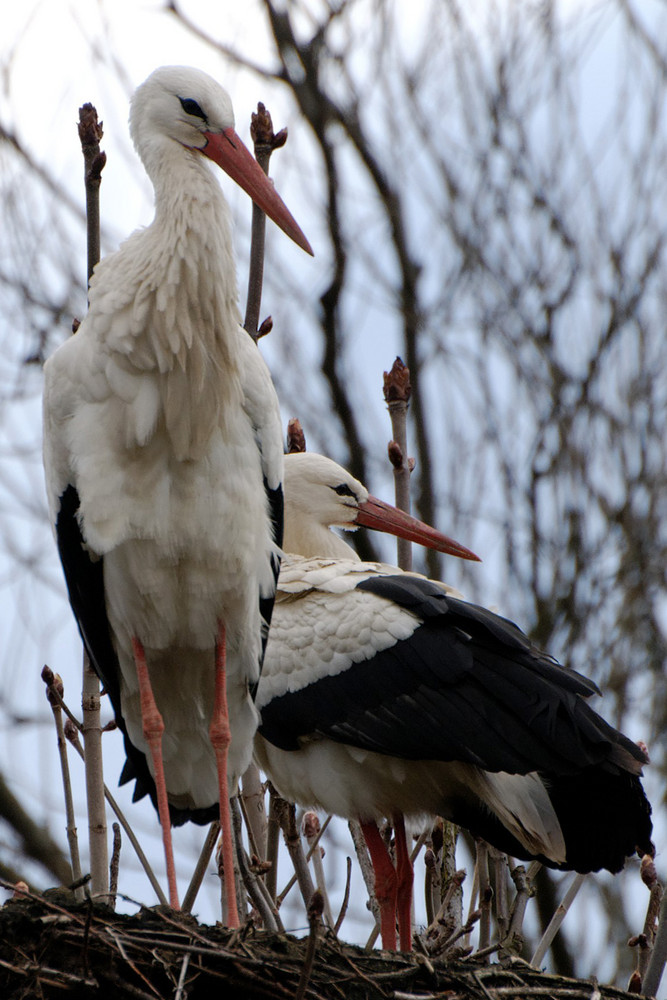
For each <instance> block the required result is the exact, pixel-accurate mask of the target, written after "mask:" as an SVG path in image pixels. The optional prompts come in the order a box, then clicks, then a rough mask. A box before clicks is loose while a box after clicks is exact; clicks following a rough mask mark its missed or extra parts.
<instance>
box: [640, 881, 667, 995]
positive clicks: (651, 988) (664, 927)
mask: <svg viewBox="0 0 667 1000" xmlns="http://www.w3.org/2000/svg"><path fill="white" fill-rule="evenodd" d="M666 961H667V893H665V894H664V895H663V897H662V902H661V904H660V918H659V920H658V930H657V933H656V936H655V941H654V942H653V952H652V954H651V959H650V961H649V963H648V969H647V970H646V975H645V976H644V982H643V983H642V993H644V994H646V996H649V997H654V996H656V995H657V992H658V987H659V986H660V980H661V978H662V973H663V971H664V968H665V962H666Z"/></svg>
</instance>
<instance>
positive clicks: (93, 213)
mask: <svg viewBox="0 0 667 1000" xmlns="http://www.w3.org/2000/svg"><path fill="white" fill-rule="evenodd" d="M103 135H104V132H103V129H102V122H98V120H97V111H96V110H95V108H94V107H93V105H92V104H84V105H83V107H81V108H79V139H80V140H81V151H82V152H83V162H84V181H85V185H86V231H87V244H88V281H89V282H90V279H91V276H92V273H93V270H94V268H95V265H96V264H97V263H98V261H99V259H100V184H101V183H102V170H103V169H104V165H105V163H106V161H107V156H106V153H103V152H101V150H100V139H101V138H102V136H103Z"/></svg>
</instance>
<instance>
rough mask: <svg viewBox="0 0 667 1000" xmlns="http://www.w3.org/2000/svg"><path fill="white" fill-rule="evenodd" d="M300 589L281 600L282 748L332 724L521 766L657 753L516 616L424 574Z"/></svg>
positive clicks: (624, 760)
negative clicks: (607, 716)
mask: <svg viewBox="0 0 667 1000" xmlns="http://www.w3.org/2000/svg"><path fill="white" fill-rule="evenodd" d="M355 597H356V598H357V601H355ZM298 603H299V602H298V601H296V600H295V601H294V604H293V605H292V606H290V605H289V604H286V605H285V609H284V610H283V606H282V604H281V605H280V606H279V609H280V617H281V621H280V622H278V619H277V618H276V622H275V623H274V627H275V637H276V648H275V652H274V647H273V633H272V637H271V640H270V642H269V650H268V653H267V662H266V665H265V673H266V675H267V686H266V694H265V693H264V692H263V689H262V686H260V697H259V698H258V705H259V707H260V710H261V714H262V725H261V727H260V733H261V734H262V736H264V738H265V739H267V740H269V742H271V743H274V744H275V745H276V746H279V747H281V748H282V749H285V750H296V749H298V747H299V746H300V745H301V743H302V741H303V740H308V739H313V738H315V739H316V738H318V737H326V738H329V739H333V740H336V741H338V742H341V743H346V744H349V745H351V746H356V747H360V748H362V749H365V750H371V751H375V752H377V753H381V754H385V755H388V756H393V757H401V758H405V759H410V760H440V761H462V762H465V763H470V764H474V765H477V766H478V767H481V768H483V769H484V770H486V771H493V772H498V771H506V772H509V773H514V774H526V773H528V772H531V771H542V772H545V773H551V774H556V775H568V774H574V773H577V772H579V771H581V769H582V768H584V767H587V766H591V765H602V766H603V767H604V768H605V769H609V770H612V771H614V772H617V771H618V770H619V768H620V769H622V770H625V771H629V772H631V773H633V774H637V773H640V771H641V765H642V764H643V763H645V762H646V757H645V754H644V753H643V752H642V750H640V749H639V747H638V746H636V745H635V744H634V743H632V742H631V741H630V740H629V739H627V738H626V737H625V736H623V735H622V734H621V733H619V732H617V731H616V730H615V729H613V728H612V727H611V726H609V725H608V724H607V723H606V722H605V721H604V720H603V719H602V718H601V717H600V716H599V715H597V713H596V712H594V711H593V709H592V708H590V707H589V705H588V704H587V702H586V700H585V699H586V698H587V697H588V696H589V695H591V694H592V693H594V692H595V691H596V690H597V689H596V687H595V685H594V684H593V683H592V682H591V681H589V680H587V679H586V678H584V677H582V676H580V675H579V674H577V673H575V672H574V671H571V670H567V669H565V668H564V667H562V666H560V665H559V664H557V663H556V662H555V661H554V660H552V659H551V658H549V657H548V656H546V655H544V654H543V653H541V652H540V651H539V650H537V649H536V648H535V647H534V646H533V645H532V644H531V643H530V642H529V640H528V639H527V637H526V636H525V635H524V634H523V633H522V632H521V630H520V629H519V628H517V626H516V625H514V624H512V623H511V622H509V621H506V620H505V619H503V618H500V617H499V616H497V615H495V614H493V613H492V612H490V611H487V610H485V609H483V608H479V607H477V606H475V605H472V604H468V603H467V602H465V601H460V600H457V599H455V598H452V597H450V596H447V594H445V593H444V592H443V590H442V588H440V587H439V586H438V585H437V584H435V583H433V582H431V581H428V580H426V579H425V578H423V577H418V576H416V575H409V574H401V575H395V576H369V577H368V578H367V579H366V580H363V581H362V582H360V583H358V584H357V585H356V594H355V592H354V591H353V592H352V593H348V594H343V595H331V594H329V595H326V597H325V598H324V597H323V598H322V599H321V601H320V604H321V608H318V607H317V600H316V598H315V597H314V596H311V597H310V604H311V607H310V609H307V608H306V606H305V602H302V604H301V607H298ZM355 605H358V606H355ZM355 615H356V616H357V620H356V625H355ZM283 619H284V621H285V623H287V620H288V619H290V622H291V625H290V627H291V629H292V631H293V636H292V638H291V639H289V637H288V636H287V635H286V634H285V630H284V627H283ZM325 619H326V621H325ZM290 642H291V643H292V647H293V649H292V652H290V648H289V644H290ZM279 647H280V648H279ZM360 650H361V651H362V652H361V654H360V652H359V651H360ZM309 658H310V659H311V660H313V661H314V660H318V667H317V668H316V669H315V670H314V671H311V673H310V679H306V678H307V676H308V671H307V670H305V669H304V670H300V666H302V665H303V664H302V663H300V660H301V661H304V662H305V661H306V660H307V659H309ZM354 659H356V660H357V662H353V660H354ZM279 660H281V661H282V666H279V667H276V662H277V661H279ZM290 660H291V661H292V662H291V663H290ZM318 670H319V673H318ZM281 671H282V672H283V675H284V676H283V678H282V681H283V682H282V683H281V678H280V677H279V676H277V674H280V673H281ZM287 674H290V675H291V676H290V679H289V680H286V676H287ZM263 684H264V681H263V682H262V685H263Z"/></svg>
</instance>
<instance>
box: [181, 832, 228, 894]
mask: <svg viewBox="0 0 667 1000" xmlns="http://www.w3.org/2000/svg"><path fill="white" fill-rule="evenodd" d="M219 833H220V823H219V822H218V820H217V819H216V820H214V821H213V822H212V823H211V825H210V826H209V828H208V833H207V834H206V839H205V841H204V844H203V847H202V849H201V852H200V854H199V858H198V859H197V864H196V865H195V870H194V871H193V873H192V878H191V879H190V885H189V886H188V888H187V890H186V893H185V896H184V897H183V904H182V906H181V910H182V911H183V913H191V912H192V907H193V906H194V905H195V900H196V898H197V893H198V892H199V890H200V888H201V884H202V882H203V881H204V875H205V874H206V869H207V867H208V864H209V861H210V860H211V857H212V855H213V851H214V850H215V845H216V844H217V842H218V834H219Z"/></svg>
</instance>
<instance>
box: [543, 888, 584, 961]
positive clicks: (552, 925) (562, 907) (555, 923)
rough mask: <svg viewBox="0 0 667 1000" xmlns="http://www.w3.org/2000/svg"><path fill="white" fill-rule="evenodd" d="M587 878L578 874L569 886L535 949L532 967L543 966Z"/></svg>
mask: <svg viewBox="0 0 667 1000" xmlns="http://www.w3.org/2000/svg"><path fill="white" fill-rule="evenodd" d="M585 878H586V876H585V875H581V874H576V875H575V876H574V878H573V880H572V882H571V883H570V885H569V886H568V889H567V892H566V893H565V895H564V896H563V900H562V902H561V903H560V904H559V906H558V907H557V908H556V912H555V913H554V915H553V917H552V918H551V920H550V921H549V925H548V927H547V929H546V930H545V932H544V934H543V935H542V938H541V940H540V942H539V944H538V945H537V948H536V949H535V954H534V955H533V957H532V958H531V960H530V964H531V965H534V966H536V967H537V968H539V966H540V965H541V964H542V961H543V960H544V956H545V955H546V953H547V951H548V950H549V947H550V945H551V942H552V941H553V939H554V938H555V937H556V934H557V933H558V929H559V927H560V925H561V924H562V923H563V920H564V919H565V915H566V913H567V911H568V910H569V909H570V906H571V905H572V903H573V901H574V898H575V896H576V895H577V893H578V892H579V890H580V889H581V887H582V885H583V884H584V880H585Z"/></svg>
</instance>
